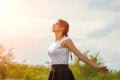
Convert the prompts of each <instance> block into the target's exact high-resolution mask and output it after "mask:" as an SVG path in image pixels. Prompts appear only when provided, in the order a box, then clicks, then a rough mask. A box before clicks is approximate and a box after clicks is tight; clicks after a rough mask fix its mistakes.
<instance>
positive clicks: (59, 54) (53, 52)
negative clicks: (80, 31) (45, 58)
mask: <svg viewBox="0 0 120 80" xmlns="http://www.w3.org/2000/svg"><path fill="white" fill-rule="evenodd" d="M68 39H70V38H69V37H67V36H64V37H63V38H62V39H61V40H59V41H57V42H55V41H54V42H53V43H52V44H51V45H50V47H49V48H48V55H49V56H50V58H51V63H52V64H68V61H69V52H70V51H69V49H68V48H63V47H61V44H62V42H63V41H65V40H68Z"/></svg>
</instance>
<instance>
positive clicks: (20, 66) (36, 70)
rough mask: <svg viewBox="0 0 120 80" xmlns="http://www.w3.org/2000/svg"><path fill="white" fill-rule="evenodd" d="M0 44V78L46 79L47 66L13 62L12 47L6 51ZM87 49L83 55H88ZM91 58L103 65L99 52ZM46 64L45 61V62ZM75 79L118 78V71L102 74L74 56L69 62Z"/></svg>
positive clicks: (109, 79) (7, 79) (97, 79)
mask: <svg viewBox="0 0 120 80" xmlns="http://www.w3.org/2000/svg"><path fill="white" fill-rule="evenodd" d="M4 52H6V51H5V49H4V48H3V47H2V46H0V80H47V79H48V75H49V72H50V64H48V65H49V66H47V67H46V66H42V65H28V64H26V63H24V62H23V63H18V62H13V60H14V56H13V54H12V48H10V49H8V52H6V53H4ZM88 54H89V51H88V52H85V55H87V56H89V55H88ZM89 57H90V59H91V60H93V61H94V62H95V63H97V64H99V65H103V64H104V62H103V59H102V58H101V57H100V55H99V53H97V54H94V55H90V56H89ZM46 64H47V63H46ZM70 68H71V70H72V72H73V73H74V76H75V78H76V80H120V71H114V70H110V72H109V73H108V74H103V73H101V72H99V71H97V70H95V69H93V68H91V67H90V66H88V65H87V64H84V63H83V62H81V61H79V60H78V58H76V57H74V63H73V64H70Z"/></svg>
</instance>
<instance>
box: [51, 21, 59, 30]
mask: <svg viewBox="0 0 120 80" xmlns="http://www.w3.org/2000/svg"><path fill="white" fill-rule="evenodd" d="M52 31H53V32H58V31H60V23H59V22H56V23H55V24H53V27H52Z"/></svg>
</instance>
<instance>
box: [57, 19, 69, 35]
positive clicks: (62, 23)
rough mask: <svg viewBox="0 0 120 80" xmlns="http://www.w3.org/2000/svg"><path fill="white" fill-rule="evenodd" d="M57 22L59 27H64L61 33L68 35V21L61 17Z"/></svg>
mask: <svg viewBox="0 0 120 80" xmlns="http://www.w3.org/2000/svg"><path fill="white" fill-rule="evenodd" d="M58 22H59V23H60V26H61V27H64V31H63V35H65V36H68V31H69V24H68V22H67V21H65V20H62V19H58Z"/></svg>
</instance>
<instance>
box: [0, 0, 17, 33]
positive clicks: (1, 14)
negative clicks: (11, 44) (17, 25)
mask: <svg viewBox="0 0 120 80" xmlns="http://www.w3.org/2000/svg"><path fill="white" fill-rule="evenodd" d="M17 7H18V6H16V2H15V0H0V33H5V34H9V32H12V31H13V30H14V28H13V26H12V25H11V24H12V23H14V22H15V18H16V16H15V9H16V8H17ZM11 28H13V30H12V29H11ZM10 30H12V31H10Z"/></svg>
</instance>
